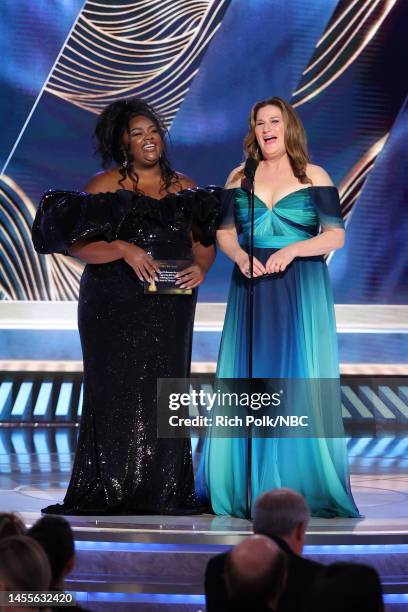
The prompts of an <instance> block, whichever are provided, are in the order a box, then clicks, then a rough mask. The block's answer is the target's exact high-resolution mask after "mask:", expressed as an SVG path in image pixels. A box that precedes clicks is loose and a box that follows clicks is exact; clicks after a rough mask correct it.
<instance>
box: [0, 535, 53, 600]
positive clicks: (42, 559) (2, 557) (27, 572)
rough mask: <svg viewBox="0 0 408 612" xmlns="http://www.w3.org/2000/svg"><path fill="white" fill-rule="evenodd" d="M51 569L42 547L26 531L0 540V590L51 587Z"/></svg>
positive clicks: (37, 589)
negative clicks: (24, 533) (25, 533)
mask: <svg viewBox="0 0 408 612" xmlns="http://www.w3.org/2000/svg"><path fill="white" fill-rule="evenodd" d="M50 581H51V569H50V564H49V562H48V559H47V555H46V554H45V552H44V550H43V548H42V547H41V546H40V544H38V542H36V541H35V540H33V539H32V538H29V537H27V536H24V535H19V536H11V537H9V538H4V539H3V540H0V590H2V591H48V589H49V586H50Z"/></svg>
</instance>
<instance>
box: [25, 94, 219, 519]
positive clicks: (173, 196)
mask: <svg viewBox="0 0 408 612" xmlns="http://www.w3.org/2000/svg"><path fill="white" fill-rule="evenodd" d="M96 136H97V140H98V150H99V152H100V153H101V155H102V160H103V163H104V165H105V166H106V165H108V164H109V163H110V162H112V161H113V162H115V163H116V164H117V167H116V168H114V169H113V170H108V171H105V172H102V173H100V174H98V175H96V176H95V177H94V178H92V179H91V180H90V182H89V183H88V184H87V186H86V188H85V190H86V193H79V192H52V191H51V192H48V193H47V194H45V195H44V197H43V199H42V201H41V203H40V207H39V209H38V212H37V216H36V219H35V222H34V226H33V241H34V245H35V248H36V249H37V251H39V252H40V253H50V252H60V253H66V254H71V255H75V256H76V257H78V258H79V259H82V260H83V261H85V262H86V263H87V264H88V265H87V266H86V267H85V270H84V273H83V275H82V279H81V285H80V294H79V302H78V327H79V332H80V337H81V344H82V351H83V361H84V399H83V410H82V419H81V425H80V431H79V439H78V446H77V451H76V456H75V462H74V466H73V471H72V475H71V480H70V483H69V486H68V490H67V493H66V496H65V499H64V502H63V504H56V505H52V506H48V507H47V508H44V509H43V510H42V512H44V513H53V514H55V513H58V514H194V513H199V512H201V511H203V508H202V507H201V506H200V503H199V501H198V499H197V497H196V494H195V489H194V477H193V468H192V458H191V445H190V440H188V439H176V440H171V439H158V437H157V414H156V411H157V408H156V380H157V378H184V377H188V376H189V373H190V360H191V343H192V333H193V321H194V311H195V303H196V291H193V292H192V294H191V295H163V294H160V295H146V294H144V289H143V282H142V281H143V280H151V279H153V278H157V276H158V273H159V266H158V264H157V261H156V260H159V259H166V258H167V259H168V258H171V259H189V260H190V261H191V265H189V266H187V268H186V269H185V270H183V272H182V273H181V275H180V279H179V284H180V287H182V288H195V287H198V285H200V284H201V283H202V281H203V280H204V277H205V273H206V271H207V270H208V268H209V267H210V266H211V264H212V261H213V259H214V247H213V246H212V244H213V238H214V230H215V224H216V218H217V214H218V213H217V203H216V199H215V198H214V196H213V195H212V194H211V193H210V192H209V191H208V190H202V189H191V187H194V183H193V182H192V181H191V179H188V178H187V177H185V176H184V175H181V174H180V173H177V172H175V171H173V170H172V168H171V166H170V164H169V162H168V159H167V155H166V150H165V144H164V137H165V128H164V126H163V124H162V122H161V120H160V118H159V117H158V116H157V114H156V113H155V112H154V110H153V109H152V108H151V107H150V106H149V105H148V104H146V103H145V102H143V101H142V100H137V99H136V100H122V101H119V102H115V103H113V104H111V105H110V106H109V107H107V108H106V109H105V110H104V111H103V113H102V114H101V116H100V118H99V121H98V124H97V128H96ZM192 236H193V240H192ZM147 251H148V252H147Z"/></svg>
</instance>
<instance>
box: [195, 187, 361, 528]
mask: <svg viewBox="0 0 408 612" xmlns="http://www.w3.org/2000/svg"><path fill="white" fill-rule="evenodd" d="M225 199H226V200H227V203H226V204H227V205H226V207H225V211H224V220H223V223H222V225H221V228H223V227H224V228H225V227H228V226H231V225H232V224H235V226H236V227H237V229H238V231H239V232H240V233H241V234H243V238H244V241H245V239H248V235H249V231H250V213H249V196H248V194H247V193H246V191H244V190H243V189H241V188H238V189H231V190H227V191H226V192H225ZM319 227H322V228H326V227H343V221H342V217H341V211H340V202H339V196H338V192H337V189H336V188H335V187H305V188H303V189H299V190H297V191H295V192H292V193H290V194H288V195H286V196H285V197H283V198H281V199H280V200H279V201H278V202H277V203H276V204H275V206H274V207H273V208H272V210H270V209H269V208H268V207H267V206H266V204H265V203H264V202H263V201H262V200H261V199H260V198H258V197H257V196H255V233H254V255H255V257H257V258H258V259H259V260H261V261H262V262H263V263H266V261H267V259H268V257H269V256H270V255H271V254H272V253H273V252H275V251H276V250H277V249H279V248H282V247H284V246H287V245H289V244H291V243H293V242H297V241H300V240H305V239H308V238H312V237H313V236H316V235H317V234H318V233H319ZM248 282H249V281H248V280H247V279H246V278H245V277H244V276H243V275H242V274H241V272H240V270H239V269H238V267H237V266H235V267H234V270H233V274H232V282H231V287H230V292H229V298H228V305H227V311H226V317H225V323H224V329H223V334H222V340H221V346H220V353H219V359H218V366H217V377H218V378H244V377H246V376H247V375H248V326H247V315H248V313H247V306H248V304H247V283H248ZM253 347H254V355H253V376H254V378H302V379H307V378H325V379H327V378H329V379H337V380H338V378H339V365H338V350H337V337H336V325H335V316H334V306H333V297H332V292H331V287H330V281H329V276H328V271H327V266H326V263H325V262H324V259H323V257H320V256H318V257H306V258H296V259H295V260H294V261H293V262H292V263H291V264H290V265H289V266H288V268H287V269H286V270H285V271H284V272H283V273H280V274H276V275H272V276H269V277H263V278H262V277H261V278H258V279H256V280H255V286H254V344H253ZM335 388H338V386H336V385H335ZM318 408H319V409H320V408H321V409H322V411H324V412H322V413H324V414H325V415H326V416H325V419H326V420H327V418H328V419H333V423H335V425H336V427H337V431H341V432H343V431H344V430H343V425H342V422H341V419H342V416H341V401H340V394H339V393H333V394H332V396H331V397H330V401H325V402H324V405H322V406H321V407H318ZM325 411H329V413H327V412H325ZM247 455H248V442H247V440H246V439H243V438H220V437H216V436H212V435H211V431H210V432H209V435H208V437H207V438H206V440H205V443H204V448H203V454H202V460H201V465H200V469H199V477H200V478H201V479H203V481H204V484H203V482H201V487H203V486H204V488H205V490H206V493H207V494H208V495H209V497H210V500H211V504H212V507H213V510H214V512H215V513H216V514H221V515H233V516H237V517H248V516H250V515H251V511H252V505H253V502H254V501H255V499H256V498H257V497H258V495H260V494H261V493H263V492H265V491H268V490H270V489H274V488H277V487H289V488H291V489H294V490H296V491H298V492H299V493H301V494H302V495H303V496H304V497H305V498H306V501H307V503H308V506H309V508H310V511H311V514H312V516H320V517H335V516H342V517H358V516H360V515H359V512H358V510H357V507H356V505H355V503H354V500H353V497H352V494H351V490H350V483H349V472H348V460H347V448H346V441H345V439H344V437H343V438H342V437H336V438H323V437H321V438H257V437H254V438H253V439H252V454H251V480H250V482H251V491H250V498H251V502H250V506H251V507H250V508H248V492H247V486H248V476H247V469H248V456H247Z"/></svg>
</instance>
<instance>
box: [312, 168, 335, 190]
mask: <svg viewBox="0 0 408 612" xmlns="http://www.w3.org/2000/svg"><path fill="white" fill-rule="evenodd" d="M306 174H307V176H308V177H309V178H310V179H311V180H312V183H313V185H314V187H332V186H333V181H332V180H331V178H330V176H329V175H328V174H327V172H326V170H325V169H324V168H322V167H321V166H315V165H314V164H307V167H306Z"/></svg>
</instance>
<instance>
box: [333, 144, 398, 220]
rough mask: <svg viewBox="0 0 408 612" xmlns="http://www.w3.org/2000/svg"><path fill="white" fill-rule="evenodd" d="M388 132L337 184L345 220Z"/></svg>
mask: <svg viewBox="0 0 408 612" xmlns="http://www.w3.org/2000/svg"><path fill="white" fill-rule="evenodd" d="M388 136H389V135H388V134H385V136H383V137H382V138H380V139H379V140H377V142H375V143H374V144H373V145H372V146H371V147H370V148H369V149H368V151H366V153H365V154H364V155H363V156H362V157H361V159H359V160H358V162H357V163H356V164H354V166H353V167H352V168H351V170H350V172H348V174H347V175H346V176H345V177H344V179H343V180H342V181H341V183H340V185H339V194H340V200H341V211H342V214H343V219H344V220H345V221H347V219H348V217H349V215H350V213H351V211H352V209H353V206H354V203H355V202H356V200H357V199H358V197H359V195H360V194H361V192H362V190H363V187H364V183H365V181H366V179H367V177H368V175H369V173H370V171H371V169H372V167H373V166H374V164H375V161H376V159H377V157H378V155H379V154H380V152H381V151H382V149H383V147H384V145H385V143H386V142H387V139H388Z"/></svg>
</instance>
